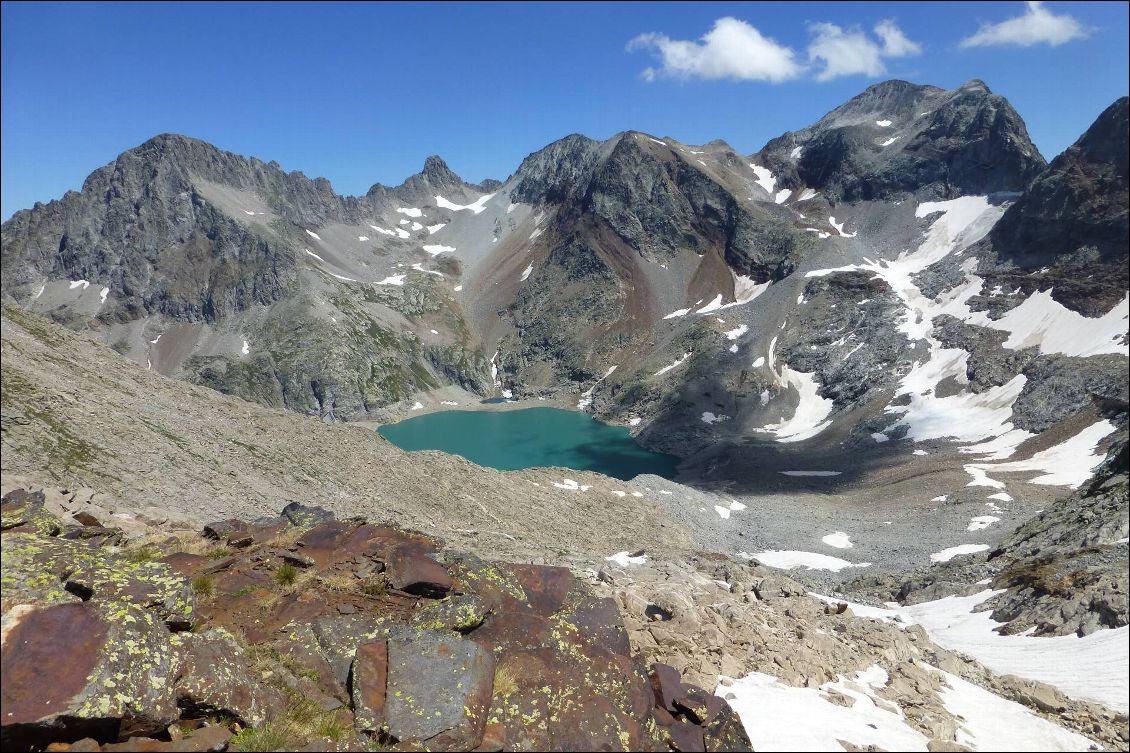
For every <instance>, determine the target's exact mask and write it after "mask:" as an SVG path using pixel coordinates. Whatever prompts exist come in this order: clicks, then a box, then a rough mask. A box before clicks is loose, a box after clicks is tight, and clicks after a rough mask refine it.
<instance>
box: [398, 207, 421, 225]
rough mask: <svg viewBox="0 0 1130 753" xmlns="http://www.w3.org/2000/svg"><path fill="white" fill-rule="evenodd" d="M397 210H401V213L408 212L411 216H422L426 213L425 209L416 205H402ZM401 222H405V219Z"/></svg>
mask: <svg viewBox="0 0 1130 753" xmlns="http://www.w3.org/2000/svg"><path fill="white" fill-rule="evenodd" d="M396 211H398V212H400V213H401V214H406V215H408V216H409V217H420V216H422V215H423V214H424V213H423V211H421V210H419V209H417V208H416V207H401V208H399V209H397V210H396ZM401 222H403V220H401Z"/></svg>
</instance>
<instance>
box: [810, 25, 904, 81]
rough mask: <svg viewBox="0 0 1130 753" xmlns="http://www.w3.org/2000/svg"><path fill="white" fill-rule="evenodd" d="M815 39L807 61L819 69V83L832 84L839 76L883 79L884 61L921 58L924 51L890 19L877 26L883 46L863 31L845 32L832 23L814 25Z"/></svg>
mask: <svg viewBox="0 0 1130 753" xmlns="http://www.w3.org/2000/svg"><path fill="white" fill-rule="evenodd" d="M808 28H809V31H811V32H812V34H813V39H812V41H811V42H809V44H808V59H809V61H811V62H812V63H813V64H815V65H818V66H820V72H819V73H817V74H816V80H817V81H830V80H831V79H834V78H839V77H840V76H854V75H858V74H863V75H865V76H881V75H883V74H884V73H886V72H887V67H886V66H885V65H884V64H883V58H901V57H908V56H910V55H918V54H921V52H922V47H921V45H919V44H918V43H917V42H913V41H911V40H910V39H908V38H907V36H906V35H905V34H903V33H902V29H900V28H899V27H898V25H897V24H896V23H895V22H894V21H892V20H890V19H887V20H885V21H880V22H879V23H878V24H877V25H876V26H875V34H876V36H878V37H879V39H880V40H882V44H881V45H880V44H879V43H878V42H876V41H875V40H874V39H872V38H871V37H869V36H868V35H867V33H866V32H864V31H863V30H862V29H860V28H858V27H855V28H851V29H847V30H844V29H843V28H841V27H839V26H836V25H835V24H830V23H816V24H811V25H810V26H809V27H808Z"/></svg>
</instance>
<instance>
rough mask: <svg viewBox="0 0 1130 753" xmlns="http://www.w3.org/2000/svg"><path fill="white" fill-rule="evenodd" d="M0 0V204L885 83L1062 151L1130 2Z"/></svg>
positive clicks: (379, 162)
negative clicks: (964, 105) (178, 169)
mask: <svg viewBox="0 0 1130 753" xmlns="http://www.w3.org/2000/svg"><path fill="white" fill-rule="evenodd" d="M2 7H3V10H2V16H3V18H2V21H3V26H2V32H0V33H2V47H0V56H2V61H3V67H2V71H0V83H2V90H0V92H2V93H0V101H2V108H0V125H2V145H0V160H2V168H3V171H2V176H3V177H2V204H3V206H2V207H0V214H2V216H3V217H4V218H5V219H6V218H7V217H9V216H10V215H11V214H12V213H13V212H14V211H16V210H18V209H21V208H24V207H28V206H31V205H32V204H33V203H34V202H35V201H47V200H50V199H52V198H57V197H59V196H61V195H62V194H63V193H64V192H65V191H67V190H71V189H75V190H77V189H79V188H80V187H81V185H82V181H83V179H84V178H85V177H86V176H87V175H88V174H89V173H90V172H91V171H92V170H94V169H96V168H97V167H99V166H101V165H104V164H106V163H108V162H110V161H112V160H113V158H114V157H115V156H116V155H117V154H119V153H120V152H122V151H124V150H126V149H129V148H131V147H133V146H136V145H138V144H140V143H141V142H143V141H145V140H146V139H148V138H150V137H151V136H153V135H155V134H157V133H162V132H167V131H171V132H177V133H183V134H186V135H190V136H195V137H198V138H201V139H204V140H206V141H209V142H212V143H214V144H216V145H217V146H219V147H221V148H223V149H227V150H230V151H234V152H237V153H240V154H245V155H254V156H256V157H260V158H262V159H268V160H270V159H274V160H277V161H278V162H279V163H280V164H282V166H283V167H284V168H285V169H287V170H301V171H303V172H304V173H306V174H307V175H308V176H311V177H314V176H324V177H327V178H329V179H330V180H331V181H332V182H333V185H334V187H335V189H336V190H337V191H338V192H339V193H346V194H357V193H363V192H364V191H365V190H367V189H368V187H369V186H370V185H371V184H372V183H374V182H382V183H386V184H397V183H399V182H400V181H402V180H403V179H404V178H405V177H406V176H408V175H410V174H412V173H414V172H417V171H419V169H420V168H421V166H422V164H423V161H424V158H425V157H426V156H427V155H429V154H440V155H441V156H443V157H444V158H445V159H446V160H447V161H448V163H449V164H450V165H451V167H452V168H453V169H454V170H455V171H456V172H458V173H459V174H460V175H462V176H463V177H465V178H467V179H469V180H472V181H477V180H480V179H482V178H485V177H496V178H500V179H504V178H506V176H507V175H508V174H509V173H510V172H512V171H513V170H514V169H515V168H516V167H517V165H518V164H519V162H520V161H521V159H522V158H523V157H525V156H526V155H527V154H528V153H530V152H532V151H534V150H537V149H539V148H541V147H542V146H544V145H545V144H547V143H549V142H550V141H552V140H554V139H556V138H559V137H561V136H564V135H566V134H569V133H573V132H581V133H585V134H587V135H589V136H592V137H595V138H606V137H608V136H611V135H612V134H614V133H616V132H618V131H622V130H627V129H636V130H642V131H646V132H649V133H653V134H657V135H661V136H663V135H668V136H671V137H674V138H676V139H679V140H680V141H683V142H686V143H703V142H706V141H709V140H711V139H715V138H722V139H725V140H726V141H728V142H729V143H730V144H732V145H733V146H734V147H735V148H736V149H738V150H739V151H740V152H743V153H747V152H753V151H756V150H757V149H759V148H760V147H761V146H762V145H763V144H764V143H765V142H766V141H767V140H768V139H770V138H772V137H774V136H776V135H779V134H780V133H782V132H784V131H786V130H792V129H796V128H799V127H802V126H804V125H807V124H809V123H811V122H813V121H814V120H816V119H817V118H819V117H820V116H821V115H823V114H824V113H825V112H827V111H828V110H830V109H832V108H833V107H835V106H837V105H838V104H840V103H842V102H844V101H845V100H847V99H849V98H851V97H852V96H854V95H856V94H858V93H859V92H860V91H862V90H863V89H864V88H866V87H867V86H868V85H870V84H872V83H874V82H875V81H879V80H883V79H886V78H904V79H908V80H911V81H916V82H921V83H931V84H936V85H938V86H943V87H947V88H952V87H954V86H958V85H960V84H962V83H964V82H965V81H967V80H968V79H971V78H980V79H983V80H984V81H985V82H986V83H987V84H988V85H989V86H990V88H992V89H993V90H994V91H996V92H998V93H1000V94H1003V95H1005V96H1006V97H1008V98H1009V99H1010V101H1011V102H1012V103H1013V105H1014V106H1015V107H1016V108H1017V109H1018V110H1019V112H1020V114H1021V115H1022V116H1023V117H1024V119H1025V121H1026V122H1027V124H1028V129H1029V132H1030V133H1031V135H1032V137H1033V139H1034V140H1035V142H1036V145H1037V146H1038V147H1039V148H1040V150H1041V151H1042V152H1043V153H1044V155H1045V156H1046V157H1048V158H1051V157H1052V156H1054V155H1055V154H1057V153H1058V152H1060V151H1062V150H1063V149H1064V148H1065V147H1066V146H1068V145H1070V143H1071V142H1072V141H1074V140H1075V138H1077V137H1078V135H1079V134H1080V133H1082V131H1083V130H1084V129H1086V127H1087V126H1088V125H1089V124H1090V123H1091V121H1092V120H1093V119H1094V118H1095V116H1097V115H1098V114H1099V112H1101V111H1102V109H1103V108H1105V107H1106V106H1107V105H1109V104H1110V103H1111V102H1113V101H1114V100H1115V99H1116V98H1117V97H1119V96H1122V95H1124V94H1126V92H1127V77H1128V69H1127V59H1128V49H1127V41H1126V40H1127V33H1128V31H1130V24H1128V20H1127V4H1126V3H1054V2H1053V3H1044V4H1042V5H1041V4H1035V6H1033V7H1029V6H1026V5H1025V4H1024V3H1019V2H1007V3H961V4H946V3H873V2H867V3H839V2H837V3H705V2H703V3H688V4H676V3H654V4H647V3H628V4H622V5H618V4H579V3H569V4H561V5H558V4H540V3H537V4H518V3H507V4H502V5H491V4H449V3H424V4H408V3H405V4H393V3H376V4H361V3H357V4H352V3H346V4H333V3H318V4H310V5H306V4H302V3H275V4H266V3H264V4H255V3H249V4H239V3H223V4H214V5H213V4H204V3H183V4H142V3H128V4H99V3H75V4H51V3H36V4H33V3H3V6H2ZM1010 19H1011V20H1010ZM884 21H891V22H893V23H888V24H886V25H880V24H881V23H882V22H884ZM1002 24H1003V25H1002ZM892 29H894V32H892V31H891V30H892ZM896 32H897V33H896ZM641 35H642V36H641ZM704 35H710V36H706V37H705V38H704ZM633 40H636V41H635V42H634V43H633ZM963 40H964V41H963ZM629 43H632V44H629Z"/></svg>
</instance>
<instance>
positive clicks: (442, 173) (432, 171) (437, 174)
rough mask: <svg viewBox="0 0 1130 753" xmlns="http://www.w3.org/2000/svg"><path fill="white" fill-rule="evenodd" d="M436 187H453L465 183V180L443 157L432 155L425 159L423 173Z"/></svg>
mask: <svg viewBox="0 0 1130 753" xmlns="http://www.w3.org/2000/svg"><path fill="white" fill-rule="evenodd" d="M421 175H423V176H424V177H425V178H427V179H428V182H429V183H431V184H432V186H434V187H435V188H453V187H456V186H462V185H464V181H463V179H462V178H460V177H459V176H458V175H456V174H455V173H454V172H453V171H452V170H451V168H450V167H448V166H447V163H446V162H444V161H443V158H442V157H440V156H438V155H435V154H433V155H431V156H430V157H428V158H427V159H426V160H424V170H423V172H422V173H421Z"/></svg>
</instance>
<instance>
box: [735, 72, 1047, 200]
mask: <svg viewBox="0 0 1130 753" xmlns="http://www.w3.org/2000/svg"><path fill="white" fill-rule="evenodd" d="M754 158H755V159H759V160H761V161H762V162H763V164H765V165H767V166H768V167H770V168H771V169H772V170H773V171H774V173H777V174H778V175H780V176H781V180H782V185H784V186H785V187H788V188H799V187H803V186H808V187H810V188H814V189H818V190H821V191H823V192H824V193H825V195H827V196H828V197H829V198H830V199H832V200H833V201H837V202H839V201H871V200H878V199H884V198H888V197H895V196H901V195H905V194H908V193H915V194H918V195H920V196H922V197H928V198H942V199H950V198H955V197H957V196H967V195H981V194H988V193H994V192H997V191H1022V190H1024V188H1025V187H1026V186H1027V185H1028V183H1029V182H1030V181H1031V180H1032V178H1034V177H1035V175H1036V173H1037V172H1038V171H1039V170H1040V169H1041V168H1043V167H1044V159H1043V158H1042V157H1041V156H1040V153H1039V151H1038V150H1037V149H1036V147H1035V146H1033V145H1032V142H1031V140H1030V139H1029V138H1028V132H1027V129H1026V128H1025V127H1024V121H1023V120H1021V118H1020V116H1019V115H1018V114H1017V113H1016V111H1015V110H1014V109H1013V108H1012V106H1011V105H1010V104H1009V103H1008V101H1007V100H1006V99H1005V98H1004V97H1001V96H999V95H996V94H993V93H992V92H991V91H989V88H988V87H987V86H985V84H984V83H983V82H981V81H977V80H973V81H970V82H969V83H967V84H965V85H964V86H962V87H960V88H958V89H955V90H953V91H946V90H943V89H938V88H937V87H933V86H919V85H916V84H911V83H908V82H906V81H886V82H883V83H881V84H876V85H874V86H872V87H870V88H868V89H867V90H866V91H864V92H863V93H862V94H860V95H859V96H858V97H856V98H854V99H852V100H851V101H849V102H847V103H846V104H844V105H842V106H841V107H838V108H836V109H835V110H833V111H832V112H830V113H828V114H827V115H825V116H824V117H823V118H821V119H820V120H819V121H817V122H816V123H815V124H813V125H812V126H810V127H808V128H805V129H802V130H800V131H795V132H791V133H786V134H783V135H781V136H778V137H777V138H776V139H773V140H772V141H770V142H769V143H768V144H766V145H765V148H764V149H762V151H761V152H759V153H758V154H756V155H754Z"/></svg>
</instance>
